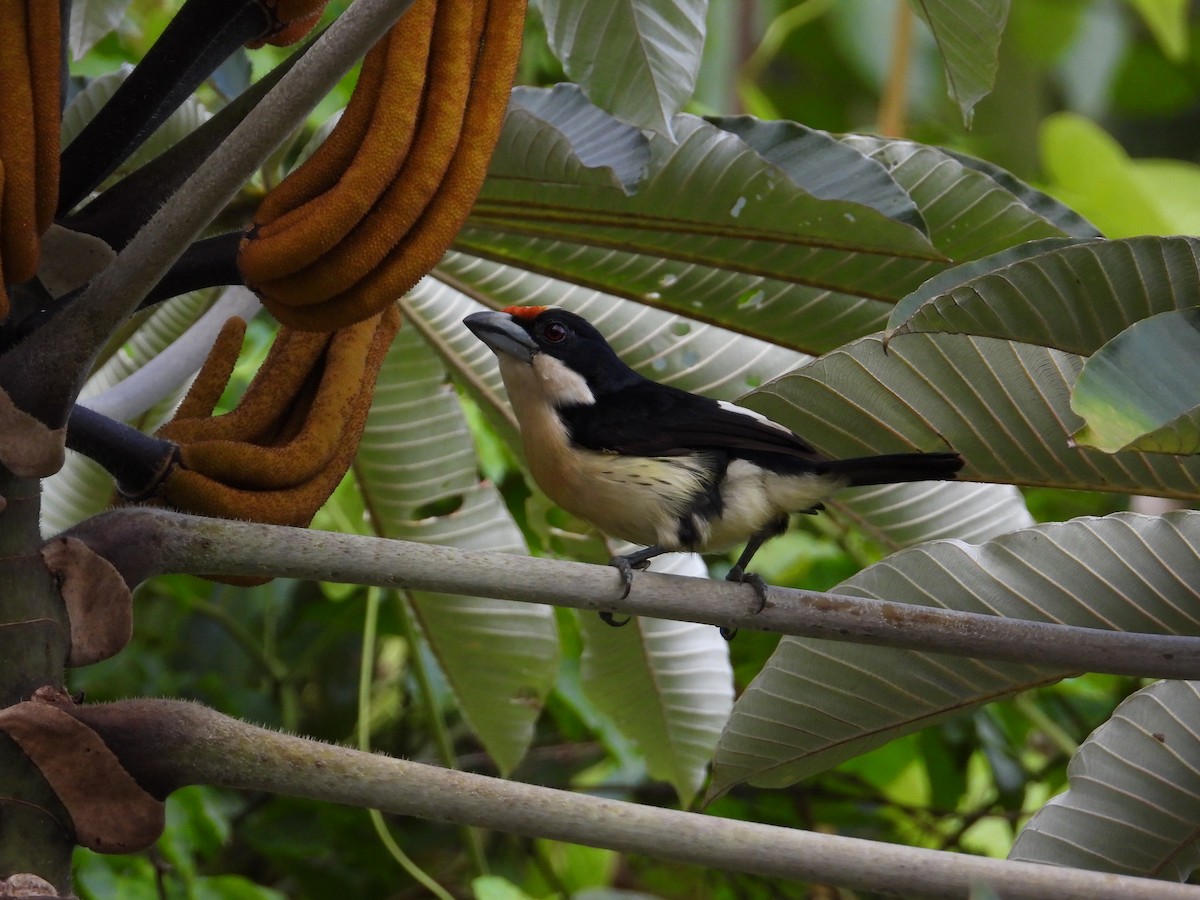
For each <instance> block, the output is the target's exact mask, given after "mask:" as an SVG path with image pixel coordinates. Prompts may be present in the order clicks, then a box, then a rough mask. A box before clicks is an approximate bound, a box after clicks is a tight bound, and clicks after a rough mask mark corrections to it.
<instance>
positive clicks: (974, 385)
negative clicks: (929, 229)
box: [744, 334, 1200, 499]
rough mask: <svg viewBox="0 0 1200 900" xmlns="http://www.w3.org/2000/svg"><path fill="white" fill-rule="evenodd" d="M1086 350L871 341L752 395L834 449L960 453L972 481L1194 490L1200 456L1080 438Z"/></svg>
mask: <svg viewBox="0 0 1200 900" xmlns="http://www.w3.org/2000/svg"><path fill="white" fill-rule="evenodd" d="M1082 365H1083V360H1082V358H1081V357H1078V356H1074V355H1071V354H1067V353H1061V352H1058V351H1055V350H1049V349H1046V348H1043V347H1036V346H1033V345H1029V344H1012V343H1008V342H1006V341H999V340H995V339H993V338H976V337H970V336H966V335H948V334H941V335H924V334H909V335H902V336H900V337H897V338H895V339H894V340H892V341H891V343H889V344H888V345H887V348H886V350H885V348H884V346H883V344H882V342H881V341H880V340H879V339H877V338H864V339H863V340H861V341H856V342H855V343H853V344H850V345H848V346H847V347H844V348H842V349H840V350H836V351H834V352H833V353H829V354H827V355H826V356H824V357H822V358H821V359H819V360H817V361H815V362H814V363H812V364H811V365H809V366H806V367H805V368H803V369H799V370H797V371H795V372H792V373H790V374H788V375H785V376H783V377H782V378H780V379H777V380H776V381H774V382H772V383H770V384H768V385H765V386H764V387H763V388H762V389H760V390H758V391H755V392H754V393H752V394H751V395H749V396H748V397H746V398H745V399H744V403H745V404H746V405H747V406H750V407H752V408H754V409H756V410H758V411H759V412H761V413H763V414H764V415H767V416H769V417H770V418H772V419H774V420H775V421H777V422H781V423H782V424H784V425H786V426H788V427H789V428H791V429H792V430H793V431H795V432H797V433H798V434H803V435H804V436H805V438H807V439H808V440H809V441H811V442H812V443H813V444H814V445H815V446H816V447H817V449H819V450H821V451H823V452H824V453H826V454H828V455H831V456H838V457H845V456H866V455H870V454H872V453H893V452H900V451H905V450H926V451H934V450H948V449H950V450H955V451H957V452H958V453H960V454H962V456H963V459H964V460H965V461H966V465H965V467H964V469H963V471H962V472H961V473H960V475H959V477H960V479H961V480H964V481H987V482H995V483H1000V484H1023V485H1036V486H1044V487H1059V488H1074V489H1078V490H1103V491H1118V492H1125V493H1141V494H1151V495H1158V496H1164V497H1179V498H1185V499H1194V498H1198V497H1200V460H1197V459H1196V458H1194V457H1173V456H1166V455H1163V454H1147V453H1117V454H1112V455H1110V454H1104V453H1100V452H1099V451H1096V450H1090V449H1086V448H1081V447H1073V446H1071V444H1070V436H1071V435H1072V434H1073V433H1074V432H1075V431H1076V430H1077V429H1078V428H1079V427H1080V426H1082V425H1083V421H1082V420H1081V419H1080V418H1079V417H1078V416H1077V415H1076V414H1075V413H1074V412H1072V411H1071V407H1070V389H1071V386H1072V385H1073V384H1074V383H1075V380H1076V378H1077V377H1078V375H1079V371H1080V369H1081V368H1082Z"/></svg>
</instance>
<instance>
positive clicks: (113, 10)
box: [67, 0, 132, 60]
mask: <svg viewBox="0 0 1200 900" xmlns="http://www.w3.org/2000/svg"><path fill="white" fill-rule="evenodd" d="M131 2H132V0H73V2H72V3H71V6H70V10H71V24H70V30H69V31H68V33H67V44H68V47H69V48H70V51H71V59H73V60H80V59H82V58H83V57H84V55H85V54H86V53H87V52H88V51H89V50H91V49H92V47H94V46H95V45H96V43H97V42H98V41H100V40H101V39H102V38H104V37H106V36H107V35H108V34H109V33H110V32H112V31H114V30H115V29H116V27H117V26H118V25H120V24H121V20H122V19H124V18H125V12H126V10H128V9H129V4H130V3H131Z"/></svg>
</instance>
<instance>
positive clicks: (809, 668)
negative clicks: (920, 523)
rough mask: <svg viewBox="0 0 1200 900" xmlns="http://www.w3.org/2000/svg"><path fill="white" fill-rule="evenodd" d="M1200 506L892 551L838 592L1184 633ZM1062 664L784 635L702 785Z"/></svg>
mask: <svg viewBox="0 0 1200 900" xmlns="http://www.w3.org/2000/svg"><path fill="white" fill-rule="evenodd" d="M1197 579H1200V513H1193V512H1178V513H1172V514H1169V515H1167V516H1164V517H1151V516H1139V515H1134V514H1130V513H1120V514H1116V515H1113V516H1108V517H1105V518H1087V519H1076V520H1073V521H1071V522H1065V523H1052V524H1046V525H1038V526H1035V527H1033V528H1027V529H1023V530H1021V531H1017V532H1014V533H1012V534H1008V535H1002V536H1000V537H998V538H996V539H994V540H991V541H987V542H985V543H983V544H978V545H971V544H965V543H962V542H959V541H936V542H933V543H930V544H923V545H921V546H919V547H914V548H911V549H908V550H902V551H900V552H899V553H895V554H893V555H892V556H889V557H888V558H887V559H884V560H883V561H882V562H879V563H877V564H875V565H873V566H870V567H868V568H866V569H864V570H863V571H861V572H859V573H858V574H857V575H855V576H854V577H852V578H850V579H849V580H847V581H845V582H843V583H842V584H840V585H838V586H837V587H836V588H835V589H834V590H835V591H836V592H837V593H843V594H851V595H854V596H859V597H871V598H876V599H883V600H891V601H896V602H900V603H914V604H918V605H923V606H937V607H944V608H948V609H956V610H967V611H971V612H978V613H987V614H992V615H999V616H1007V617H1010V618H1021V619H1029V620H1036V621H1046V622H1059V623H1065V624H1070V625H1080V626H1087V627H1092V628H1105V629H1112V630H1117V631H1140V632H1152V633H1164V634H1195V633H1196V631H1197V628H1200V604H1197V602H1196V593H1195V591H1194V589H1193V587H1192V585H1195V584H1196V583H1197ZM1069 674H1071V673H1069V672H1066V671H1062V670H1059V669H1055V668H1052V667H1048V666H1036V665H1026V664H1019V663H1002V662H989V661H983V660H973V659H969V658H964V657H951V656H946V655H942V654H936V653H919V652H915V651H909V650H898V649H892V648H886V647H868V646H865V645H859V644H849V643H834V642H830V641H822V640H819V639H815V638H791V637H787V638H784V639H783V640H782V641H781V642H780V644H779V647H778V648H777V649H776V651H775V653H774V655H773V656H772V657H771V659H770V661H769V662H768V664H767V666H766V667H765V668H764V669H763V671H762V672H761V673H760V674H759V675H758V676H757V677H756V678H755V679H754V681H753V682H752V683H751V684H750V686H749V687H748V688H747V690H746V691H745V693H744V694H743V695H742V696H741V697H740V698H739V699H738V701H737V702H736V703H735V704H734V711H733V715H732V716H731V717H730V720H729V724H728V725H727V726H726V729H725V733H724V734H723V735H722V737H721V745H720V747H719V748H718V750H717V753H716V756H715V759H714V769H713V781H712V785H711V787H710V788H709V795H710V797H711V796H717V795H719V794H721V793H723V792H724V791H726V790H728V789H729V788H730V787H732V786H733V785H735V784H738V783H740V782H743V781H750V782H752V783H754V784H759V785H764V786H771V787H780V786H784V785H788V784H792V783H793V782H795V781H797V780H799V779H801V778H805V777H807V776H808V775H812V774H814V773H816V772H819V771H822V770H824V769H827V768H829V767H831V766H834V765H836V764H837V763H839V762H841V761H843V760H845V759H849V758H850V757H852V756H856V755H858V754H860V753H864V752H866V751H867V750H870V749H872V748H874V747H878V746H880V745H882V744H884V743H886V742H887V741H889V740H892V739H894V738H896V737H899V736H901V735H903V734H907V733H910V732H913V731H916V730H917V729H920V728H923V727H925V726H928V725H931V724H934V723H936V722H939V721H942V720H944V719H946V718H948V717H950V716H952V715H955V714H957V713H959V712H962V711H964V710H967V709H970V708H972V707H974V706H978V705H980V704H982V703H986V702H989V701H992V700H996V699H998V698H1000V697H1004V696H1007V695H1009V694H1012V693H1015V692H1017V691H1021V690H1025V689H1027V688H1030V687H1034V686H1036V685H1040V684H1046V683H1048V682H1051V681H1055V680H1057V679H1059V678H1062V677H1064V676H1066V675H1069Z"/></svg>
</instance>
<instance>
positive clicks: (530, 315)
mask: <svg viewBox="0 0 1200 900" xmlns="http://www.w3.org/2000/svg"><path fill="white" fill-rule="evenodd" d="M549 308H550V307H548V306H506V307H504V309H503V310H501V312H506V313H508V314H509V315H510V316H512V317H513V318H514V319H535V318H537V317H538V316H540V315H541V314H542V313H544V312H545V311H546V310H547V309H549Z"/></svg>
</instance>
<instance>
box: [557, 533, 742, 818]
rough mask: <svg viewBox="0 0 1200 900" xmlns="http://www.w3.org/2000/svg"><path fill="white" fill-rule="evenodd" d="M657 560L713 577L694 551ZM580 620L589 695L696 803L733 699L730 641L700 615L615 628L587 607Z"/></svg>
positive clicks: (684, 797)
mask: <svg viewBox="0 0 1200 900" xmlns="http://www.w3.org/2000/svg"><path fill="white" fill-rule="evenodd" d="M618 552H620V551H618ZM651 567H652V568H653V569H654V571H657V572H671V573H673V574H676V575H689V576H691V577H695V578H707V577H708V570H707V569H706V568H705V566H704V563H703V561H701V559H700V557H698V556H695V555H694V554H671V555H670V556H668V557H665V558H663V559H661V560H656V561H655V562H654V564H652V566H651ZM635 577H636V576H635ZM578 620H579V628H580V631H581V632H582V634H583V638H584V651H583V659H582V661H581V678H582V682H583V687H584V690H585V691H586V693H587V695H588V697H589V698H590V699H591V700H592V702H593V703H594V704H595V705H596V707H597V708H598V709H599V710H600V711H601V712H603V713H604V714H605V715H607V716H608V717H609V718H610V719H612V720H613V722H614V723H615V724H616V726H617V727H618V728H619V729H620V730H621V733H622V734H624V735H625V736H626V737H628V738H630V739H631V740H632V741H633V742H634V743H635V744H636V745H637V747H638V749H639V750H640V751H641V753H642V755H643V756H644V757H645V759H646V769H647V771H648V772H649V773H650V775H651V776H652V777H654V778H659V779H662V780H663V781H667V782H669V783H670V784H671V785H672V786H673V787H674V788H675V792H676V793H677V794H678V795H679V800H680V803H681V804H682V805H683V806H687V805H689V804H690V803H691V802H692V800H693V799H694V798H695V796H696V794H697V792H698V791H699V790H700V788H701V786H702V785H703V784H704V778H705V776H706V774H707V770H708V761H709V759H710V758H711V757H712V752H713V749H714V748H715V747H716V745H717V738H718V737H719V735H720V733H721V728H722V726H723V725H724V724H725V721H726V719H728V718H729V710H730V708H731V707H732V705H733V670H732V668H731V667H730V663H729V646H728V643H727V642H726V641H724V640H722V638H721V636H720V633H719V632H718V630H717V629H716V628H713V627H712V626H711V625H697V624H695V623H693V622H672V621H664V620H661V619H649V618H644V617H635V618H634V619H633V620H632V621H631V622H630V623H629V624H628V625H627V626H625V627H623V628H612V627H610V626H608V625H606V624H604V623H603V622H601V621H600V619H599V617H597V616H595V615H589V614H587V613H581V614H579V615H578Z"/></svg>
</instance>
